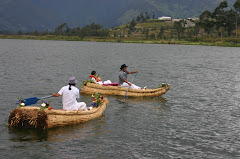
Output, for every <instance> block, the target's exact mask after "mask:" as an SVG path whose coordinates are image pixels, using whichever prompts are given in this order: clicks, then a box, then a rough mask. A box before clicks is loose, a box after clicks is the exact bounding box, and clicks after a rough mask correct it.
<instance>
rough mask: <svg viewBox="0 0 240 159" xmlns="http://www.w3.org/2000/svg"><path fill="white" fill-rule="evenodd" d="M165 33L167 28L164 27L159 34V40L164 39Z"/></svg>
mask: <svg viewBox="0 0 240 159" xmlns="http://www.w3.org/2000/svg"><path fill="white" fill-rule="evenodd" d="M164 32H165V28H164V27H161V29H160V32H159V33H158V38H159V39H162V38H163V36H164Z"/></svg>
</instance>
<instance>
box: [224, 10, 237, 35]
mask: <svg viewBox="0 0 240 159" xmlns="http://www.w3.org/2000/svg"><path fill="white" fill-rule="evenodd" d="M226 16H227V19H226V21H225V30H226V31H227V32H228V36H232V31H233V30H234V29H235V26H236V21H235V20H234V19H235V17H236V12H235V11H234V10H232V9H230V10H229V11H226Z"/></svg>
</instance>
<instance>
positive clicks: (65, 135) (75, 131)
mask: <svg viewBox="0 0 240 159" xmlns="http://www.w3.org/2000/svg"><path fill="white" fill-rule="evenodd" d="M103 125H105V116H102V117H100V118H98V119H95V120H91V121H88V122H85V123H79V124H75V125H69V126H64V127H57V128H52V129H46V130H39V129H25V128H22V129H19V128H14V127H9V134H10V135H11V136H10V140H11V141H13V142H29V141H38V142H42V141H51V142H59V141H61V142H63V141H70V140H72V139H85V138H87V137H88V136H98V135H101V134H102V133H104V129H103Z"/></svg>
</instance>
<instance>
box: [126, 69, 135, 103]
mask: <svg viewBox="0 0 240 159" xmlns="http://www.w3.org/2000/svg"><path fill="white" fill-rule="evenodd" d="M137 74H138V72H136V73H135V76H134V77H133V79H132V82H131V84H132V83H133V80H134V78H135V77H136V76H137ZM130 87H131V86H129V87H128V89H127V92H126V94H125V95H124V97H123V99H125V98H126V96H127V93H128V90H129V89H130Z"/></svg>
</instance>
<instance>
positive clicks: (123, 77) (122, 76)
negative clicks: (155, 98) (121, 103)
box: [118, 64, 145, 89]
mask: <svg viewBox="0 0 240 159" xmlns="http://www.w3.org/2000/svg"><path fill="white" fill-rule="evenodd" d="M127 67H128V66H126V64H123V65H122V66H121V68H120V72H119V74H118V75H119V85H120V86H122V87H129V86H130V88H133V89H142V88H141V87H139V86H136V85H135V84H132V83H130V82H128V81H127V75H128V74H134V73H137V72H138V71H135V72H128V71H127ZM144 89H145V88H144Z"/></svg>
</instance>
